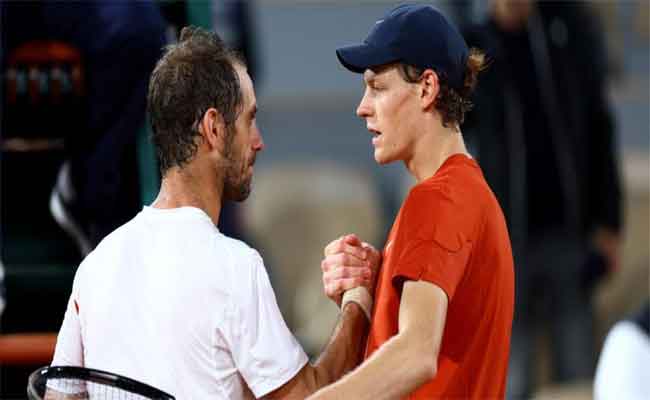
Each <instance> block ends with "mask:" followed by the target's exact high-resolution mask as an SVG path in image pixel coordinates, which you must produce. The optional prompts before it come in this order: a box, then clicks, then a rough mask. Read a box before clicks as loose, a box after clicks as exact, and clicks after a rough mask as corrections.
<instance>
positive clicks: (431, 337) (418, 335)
mask: <svg viewBox="0 0 650 400" xmlns="http://www.w3.org/2000/svg"><path fill="white" fill-rule="evenodd" d="M447 303H448V299H447V295H446V294H445V292H444V291H443V290H442V289H440V288H439V287H438V286H436V285H434V284H432V283H429V282H425V281H417V282H415V281H408V282H406V283H405V284H404V290H403V292H402V299H401V303H400V311H399V333H398V334H397V335H396V336H394V337H393V338H392V339H390V340H389V341H388V342H386V343H385V344H384V345H382V346H381V347H380V348H379V350H378V351H377V352H376V353H375V354H374V355H373V356H372V357H371V358H370V359H368V360H367V361H366V362H364V363H363V364H362V365H361V366H360V367H359V368H357V369H356V370H355V371H353V372H352V373H350V374H348V375H347V376H345V377H344V378H343V379H341V380H340V381H338V382H337V383H335V384H333V385H331V386H328V387H326V388H324V389H323V390H321V391H319V392H318V393H316V394H315V395H314V396H312V397H310V398H309V399H310V400H322V399H342V398H350V399H399V398H401V397H403V396H405V395H407V394H408V393H410V392H412V391H413V390H415V389H417V388H418V387H419V386H421V385H422V384H424V383H425V382H427V381H428V380H430V379H432V378H433V377H435V375H436V370H437V365H438V352H439V349H440V343H441V341H442V334H443V331H444V326H445V319H446V315H447ZM377 377H381V379H377Z"/></svg>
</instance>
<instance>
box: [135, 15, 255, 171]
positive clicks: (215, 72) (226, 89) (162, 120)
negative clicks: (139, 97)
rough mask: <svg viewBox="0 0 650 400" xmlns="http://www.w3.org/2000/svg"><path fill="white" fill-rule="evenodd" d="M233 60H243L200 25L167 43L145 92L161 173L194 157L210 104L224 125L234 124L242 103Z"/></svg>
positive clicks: (186, 30) (242, 63) (190, 28)
mask: <svg viewBox="0 0 650 400" xmlns="http://www.w3.org/2000/svg"><path fill="white" fill-rule="evenodd" d="M237 63H238V64H241V65H244V61H243V60H242V58H241V57H240V56H239V55H238V54H237V53H235V52H234V51H232V50H231V49H229V48H228V47H227V46H226V45H225V44H224V42H223V41H222V40H221V38H220V37H219V36H218V35H217V34H215V33H212V32H208V31H206V30H204V29H201V28H196V27H185V28H183V30H182V31H181V35H180V39H179V41H178V43H176V44H172V45H169V46H167V47H166V48H165V53H164V55H163V56H162V58H161V59H160V60H159V61H158V63H157V64H156V67H155V69H154V70H153V72H152V74H151V79H150V81H149V94H148V97H147V111H148V112H149V118H150V122H151V128H152V131H153V134H152V139H153V143H154V145H155V147H156V155H157V157H158V162H159V166H160V173H161V175H163V176H164V175H165V173H166V172H167V170H169V169H170V168H172V167H175V166H178V167H182V166H183V165H185V164H186V163H187V162H188V161H190V159H191V158H192V157H194V155H195V154H196V150H197V148H198V143H197V140H196V139H197V136H199V135H200V134H199V131H198V126H199V123H200V122H201V118H202V117H203V115H204V114H205V112H206V111H207V110H208V109H209V108H210V107H214V108H215V109H217V110H218V111H219V112H220V113H221V116H222V118H223V120H224V122H225V124H226V129H227V131H231V130H232V129H231V128H232V126H233V124H234V123H235V120H236V119H237V117H238V115H239V113H240V112H241V104H242V94H241V91H240V84H239V78H238V75H237V72H236V71H235V65H236V64H237Z"/></svg>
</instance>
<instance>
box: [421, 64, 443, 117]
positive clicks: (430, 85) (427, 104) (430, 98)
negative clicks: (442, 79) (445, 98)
mask: <svg viewBox="0 0 650 400" xmlns="http://www.w3.org/2000/svg"><path fill="white" fill-rule="evenodd" d="M438 93H440V83H439V81H438V74H436V72H435V71H434V70H432V69H427V70H425V71H424V72H423V73H422V79H421V80H420V102H421V104H422V109H423V110H428V109H430V108H431V107H433V106H434V105H435V103H436V97H438Z"/></svg>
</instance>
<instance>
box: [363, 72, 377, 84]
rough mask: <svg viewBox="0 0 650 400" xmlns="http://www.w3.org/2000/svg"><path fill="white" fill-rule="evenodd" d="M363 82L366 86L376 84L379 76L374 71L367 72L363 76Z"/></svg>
mask: <svg viewBox="0 0 650 400" xmlns="http://www.w3.org/2000/svg"><path fill="white" fill-rule="evenodd" d="M363 81H364V82H365V83H366V84H370V83H374V82H376V81H377V74H376V73H374V72H372V71H370V73H367V72H366V73H364V74H363Z"/></svg>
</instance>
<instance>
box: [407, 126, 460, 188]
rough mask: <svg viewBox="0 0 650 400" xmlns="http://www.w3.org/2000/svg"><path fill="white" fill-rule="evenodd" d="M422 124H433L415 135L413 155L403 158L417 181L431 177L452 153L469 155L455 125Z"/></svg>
mask: <svg viewBox="0 0 650 400" xmlns="http://www.w3.org/2000/svg"><path fill="white" fill-rule="evenodd" d="M423 126H433V129H430V130H428V131H426V130H425V131H424V132H422V134H420V135H418V136H417V139H416V142H415V143H414V146H413V156H412V157H411V158H410V159H408V160H405V164H406V168H407V169H408V170H409V172H410V173H411V175H413V176H414V177H415V179H416V180H417V181H418V183H419V182H422V181H424V180H425V179H428V178H430V177H432V176H433V175H434V174H435V173H436V171H438V169H439V168H440V166H441V165H442V164H443V163H444V162H445V160H447V159H448V158H449V157H451V156H452V155H454V154H464V155H466V156H468V157H471V156H470V154H469V153H468V152H467V148H466V147H465V141H464V140H463V135H462V133H461V132H460V129H459V128H457V127H456V126H449V127H444V126H442V124H441V123H440V122H438V123H437V124H428V125H426V124H425V125H423Z"/></svg>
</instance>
